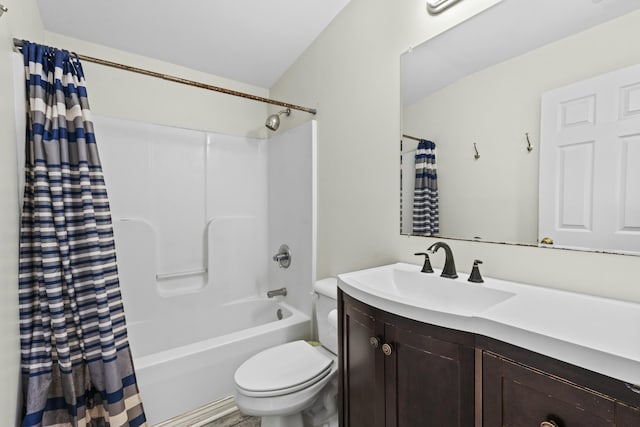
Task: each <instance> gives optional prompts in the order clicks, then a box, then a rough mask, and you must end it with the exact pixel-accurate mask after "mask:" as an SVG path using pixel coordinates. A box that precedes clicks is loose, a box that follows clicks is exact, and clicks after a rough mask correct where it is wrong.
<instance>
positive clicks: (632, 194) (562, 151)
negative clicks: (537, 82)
mask: <svg viewBox="0 0 640 427" xmlns="http://www.w3.org/2000/svg"><path fill="white" fill-rule="evenodd" d="M540 143H541V146H540V194H539V203H540V205H539V206H540V209H539V219H540V224H539V238H540V240H542V239H544V238H546V237H551V238H552V239H553V242H554V243H553V244H554V246H560V247H566V248H596V249H601V250H618V251H623V252H632V253H640V168H639V167H638V165H639V164H640V65H635V66H631V67H627V68H624V69H621V70H618V71H614V72H610V73H606V74H603V75H600V76H598V77H594V78H591V79H587V80H583V81H580V82H577V83H574V84H571V85H568V86H564V87H561V88H558V89H554V90H551V91H548V92H546V93H544V94H543V95H542V112H541V142H540Z"/></svg>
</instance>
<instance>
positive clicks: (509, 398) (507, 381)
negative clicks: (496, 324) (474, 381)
mask: <svg viewBox="0 0 640 427" xmlns="http://www.w3.org/2000/svg"><path fill="white" fill-rule="evenodd" d="M482 369H483V371H482V376H483V390H482V400H483V426H484V427H532V426H533V427H537V426H543V425H545V424H543V423H544V421H548V422H549V423H551V422H554V423H555V424H556V425H558V427H607V426H611V427H613V426H615V425H616V423H615V402H614V401H613V400H612V399H610V398H608V397H606V396H604V395H602V394H599V393H596V392H593V391H591V390H588V389H585V388H582V387H579V386H576V385H574V384H571V383H569V382H566V381H563V380H562V379H560V378H557V377H553V376H550V375H548V374H545V373H543V372H541V371H538V370H534V369H530V368H527V367H524V366H521V365H518V364H515V363H512V362H509V361H507V360H504V359H501V358H499V357H496V356H494V355H491V354H487V353H485V354H484V355H483V367H482ZM550 425H553V424H550Z"/></svg>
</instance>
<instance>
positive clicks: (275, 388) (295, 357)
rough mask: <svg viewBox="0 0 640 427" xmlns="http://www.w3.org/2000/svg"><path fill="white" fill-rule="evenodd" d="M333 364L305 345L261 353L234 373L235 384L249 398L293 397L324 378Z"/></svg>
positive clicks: (272, 348)
mask: <svg viewBox="0 0 640 427" xmlns="http://www.w3.org/2000/svg"><path fill="white" fill-rule="evenodd" d="M332 363H333V361H332V360H331V359H330V358H329V357H328V356H326V355H324V354H322V353H321V352H320V351H318V350H317V349H315V348H314V347H312V346H311V345H309V344H308V343H307V342H305V341H294V342H290V343H286V344H282V345H278V346H275V347H271V348H269V349H267V350H264V351H261V352H260V353H258V354H256V355H255V356H253V357H251V358H249V359H248V360H247V361H246V362H244V363H243V364H242V365H240V367H239V368H238V369H237V370H236V373H235V377H234V379H235V383H236V386H237V387H238V388H239V389H242V390H243V391H246V392H248V394H251V395H257V394H260V395H265V394H269V395H276V394H284V393H293V392H294V391H297V390H300V389H302V388H305V387H308V386H309V385H311V384H314V383H315V382H317V381H319V380H320V379H322V378H324V377H325V376H326V375H327V374H329V372H330V371H331V364H332Z"/></svg>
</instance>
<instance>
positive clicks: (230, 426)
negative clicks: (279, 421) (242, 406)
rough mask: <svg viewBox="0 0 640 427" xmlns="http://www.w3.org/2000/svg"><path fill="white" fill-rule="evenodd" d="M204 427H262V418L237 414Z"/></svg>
mask: <svg viewBox="0 0 640 427" xmlns="http://www.w3.org/2000/svg"><path fill="white" fill-rule="evenodd" d="M202 427H260V418H256V417H250V416H247V415H242V414H241V413H239V412H236V413H233V414H231V415H228V416H226V417H224V418H221V419H219V420H216V421H213V422H211V423H208V424H205V425H203V426H202Z"/></svg>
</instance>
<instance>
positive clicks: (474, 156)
mask: <svg viewBox="0 0 640 427" xmlns="http://www.w3.org/2000/svg"><path fill="white" fill-rule="evenodd" d="M473 150H474V151H475V152H476V154H474V155H473V158H474V159H476V160H478V159H479V158H480V153H478V146H477V145H476V143H475V142H474V143H473Z"/></svg>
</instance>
